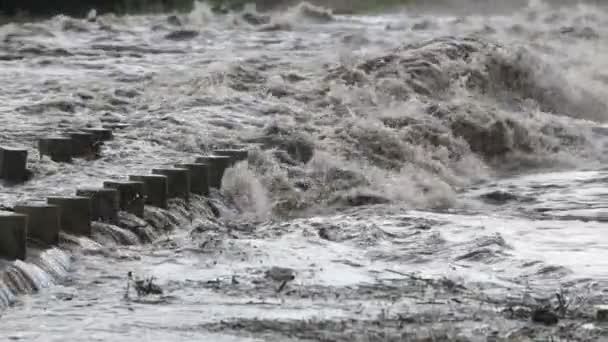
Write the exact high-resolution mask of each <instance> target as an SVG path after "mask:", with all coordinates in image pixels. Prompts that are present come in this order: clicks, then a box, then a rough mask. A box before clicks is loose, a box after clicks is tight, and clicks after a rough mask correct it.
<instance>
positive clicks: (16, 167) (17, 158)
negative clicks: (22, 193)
mask: <svg viewBox="0 0 608 342" xmlns="http://www.w3.org/2000/svg"><path fill="white" fill-rule="evenodd" d="M29 174H30V172H29V171H28V170H27V150H24V149H18V148H11V147H0V178H2V179H4V180H5V181H7V182H9V183H21V182H25V181H26V180H28V178H29Z"/></svg>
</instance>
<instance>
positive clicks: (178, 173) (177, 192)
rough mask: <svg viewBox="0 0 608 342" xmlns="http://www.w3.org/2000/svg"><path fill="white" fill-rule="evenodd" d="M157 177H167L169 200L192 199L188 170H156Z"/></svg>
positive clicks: (154, 172) (153, 171)
mask: <svg viewBox="0 0 608 342" xmlns="http://www.w3.org/2000/svg"><path fill="white" fill-rule="evenodd" d="M152 173H153V174H155V175H163V176H167V194H168V196H169V198H176V197H178V198H183V199H185V200H188V199H189V198H190V171H188V169H177V168H174V169H154V170H152Z"/></svg>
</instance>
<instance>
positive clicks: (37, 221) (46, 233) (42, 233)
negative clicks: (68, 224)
mask: <svg viewBox="0 0 608 342" xmlns="http://www.w3.org/2000/svg"><path fill="white" fill-rule="evenodd" d="M14 210H15V212H16V213H18V214H23V215H26V216H27V237H28V238H31V239H34V240H36V241H40V242H42V243H45V244H47V245H56V244H57V243H58V242H59V229H60V218H61V213H60V210H59V207H57V206H55V205H50V204H47V203H43V202H31V203H23V204H19V205H16V206H15V208H14Z"/></svg>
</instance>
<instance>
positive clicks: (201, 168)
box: [175, 163, 209, 196]
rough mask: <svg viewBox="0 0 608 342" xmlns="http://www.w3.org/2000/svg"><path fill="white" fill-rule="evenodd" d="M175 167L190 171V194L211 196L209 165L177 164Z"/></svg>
mask: <svg viewBox="0 0 608 342" xmlns="http://www.w3.org/2000/svg"><path fill="white" fill-rule="evenodd" d="M175 167H177V168H181V169H188V170H190V192H191V193H193V194H197V195H203V196H208V195H209V173H208V168H207V164H201V163H190V164H176V165H175Z"/></svg>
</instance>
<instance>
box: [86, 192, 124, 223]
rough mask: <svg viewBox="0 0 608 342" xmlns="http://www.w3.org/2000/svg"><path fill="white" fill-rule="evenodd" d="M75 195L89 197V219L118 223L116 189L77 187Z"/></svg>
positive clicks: (118, 203) (118, 199)
mask: <svg viewBox="0 0 608 342" xmlns="http://www.w3.org/2000/svg"><path fill="white" fill-rule="evenodd" d="M76 195H77V196H81V197H88V198H90V199H91V219H92V220H93V221H101V222H107V223H118V210H119V208H120V196H119V194H118V190H116V189H92V188H89V189H78V190H76Z"/></svg>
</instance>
